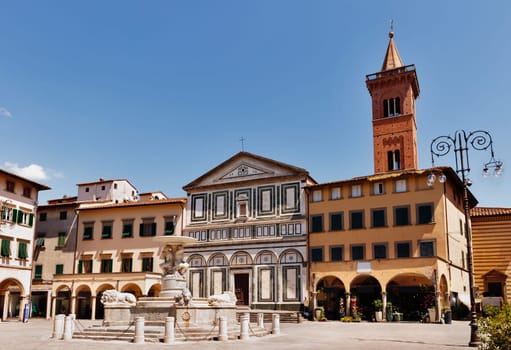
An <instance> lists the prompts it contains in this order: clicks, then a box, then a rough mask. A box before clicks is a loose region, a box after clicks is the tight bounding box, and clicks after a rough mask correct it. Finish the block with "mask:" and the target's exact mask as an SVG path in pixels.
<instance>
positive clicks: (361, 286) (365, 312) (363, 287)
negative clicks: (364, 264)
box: [350, 275, 382, 321]
mask: <svg viewBox="0 0 511 350" xmlns="http://www.w3.org/2000/svg"><path fill="white" fill-rule="evenodd" d="M350 296H351V302H352V303H354V302H355V300H356V305H357V313H358V316H359V317H360V318H362V319H363V320H369V321H370V320H372V319H373V317H374V306H373V302H374V300H376V299H381V298H382V295H381V285H380V282H378V280H377V279H376V278H374V277H373V276H369V275H360V276H357V277H355V279H354V280H353V282H351V287H350Z"/></svg>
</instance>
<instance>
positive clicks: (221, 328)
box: [218, 316, 229, 341]
mask: <svg viewBox="0 0 511 350" xmlns="http://www.w3.org/2000/svg"><path fill="white" fill-rule="evenodd" d="M228 339H229V336H228V334H227V318H226V317H225V316H220V322H219V325H218V340H220V341H226V340H228Z"/></svg>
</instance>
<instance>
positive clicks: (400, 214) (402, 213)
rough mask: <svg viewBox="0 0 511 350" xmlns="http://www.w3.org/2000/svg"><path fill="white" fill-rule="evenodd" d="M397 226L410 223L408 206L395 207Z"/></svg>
mask: <svg viewBox="0 0 511 350" xmlns="http://www.w3.org/2000/svg"><path fill="white" fill-rule="evenodd" d="M394 215H395V217H394V220H395V224H396V226H405V225H410V210H409V208H408V207H397V208H394Z"/></svg>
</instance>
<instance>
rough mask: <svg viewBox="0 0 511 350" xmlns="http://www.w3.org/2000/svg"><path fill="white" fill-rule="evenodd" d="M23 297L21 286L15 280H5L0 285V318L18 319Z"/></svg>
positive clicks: (23, 291) (23, 292) (23, 290)
mask: <svg viewBox="0 0 511 350" xmlns="http://www.w3.org/2000/svg"><path fill="white" fill-rule="evenodd" d="M24 296H25V289H24V288H23V284H21V282H20V281H18V280H17V279H15V278H7V279H5V280H3V281H2V282H1V283H0V318H1V319H2V320H5V319H7V318H11V317H12V318H14V317H15V318H19V317H20V312H22V311H23V310H21V307H22V305H21V302H22V298H23V297H24Z"/></svg>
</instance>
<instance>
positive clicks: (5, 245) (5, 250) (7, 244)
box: [0, 239, 11, 256]
mask: <svg viewBox="0 0 511 350" xmlns="http://www.w3.org/2000/svg"><path fill="white" fill-rule="evenodd" d="M0 255H1V256H11V241H10V240H8V239H2V249H1V251H0Z"/></svg>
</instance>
